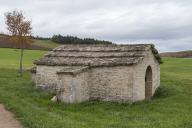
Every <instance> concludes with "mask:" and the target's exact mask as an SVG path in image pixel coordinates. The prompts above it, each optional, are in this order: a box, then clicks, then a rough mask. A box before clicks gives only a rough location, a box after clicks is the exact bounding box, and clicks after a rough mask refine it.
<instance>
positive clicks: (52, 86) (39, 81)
mask: <svg viewBox="0 0 192 128" xmlns="http://www.w3.org/2000/svg"><path fill="white" fill-rule="evenodd" d="M62 68H63V67H60V66H53V67H52V66H37V70H36V78H35V82H34V83H36V87H37V88H40V89H43V90H51V91H56V90H57V85H58V84H57V83H58V76H57V74H56V72H57V71H59V70H61V69H62Z"/></svg>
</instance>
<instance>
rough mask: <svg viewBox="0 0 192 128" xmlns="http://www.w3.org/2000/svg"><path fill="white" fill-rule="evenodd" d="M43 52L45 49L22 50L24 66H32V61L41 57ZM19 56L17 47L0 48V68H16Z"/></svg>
mask: <svg viewBox="0 0 192 128" xmlns="http://www.w3.org/2000/svg"><path fill="white" fill-rule="evenodd" d="M45 53H46V51H39V50H24V57H23V59H24V60H23V61H24V62H23V66H24V68H30V67H32V65H33V61H34V60H36V59H38V58H40V57H42V56H43V55H44V54H45ZM19 58H20V50H19V49H9V48H0V68H15V69H16V68H18V67H19Z"/></svg>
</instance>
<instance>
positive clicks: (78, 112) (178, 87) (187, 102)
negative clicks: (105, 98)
mask: <svg viewBox="0 0 192 128" xmlns="http://www.w3.org/2000/svg"><path fill="white" fill-rule="evenodd" d="M25 52H26V53H25V55H24V67H25V69H29V68H31V67H32V66H33V64H32V62H33V60H34V59H37V58H40V57H41V56H42V55H43V54H44V53H45V51H38V50H25ZM17 56H19V51H17V50H16V49H4V48H0V58H1V59H0V103H2V104H4V105H5V107H6V108H7V109H8V110H10V111H11V112H13V113H14V114H15V116H16V118H17V119H18V120H20V121H21V122H22V124H23V125H24V127H25V128H92V127H94V128H129V127H130V128H191V127H192V120H191V119H192V111H191V108H192V85H191V83H192V77H191V76H192V59H181V58H163V61H164V64H162V65H161V86H160V88H159V90H158V91H157V93H156V94H155V96H154V98H153V99H152V100H151V101H142V102H137V103H133V104H128V103H112V102H98V101H92V102H84V103H80V104H62V103H55V102H51V101H50V99H51V98H52V96H53V95H54V94H51V93H47V92H42V91H40V90H37V89H35V88H34V86H33V85H32V83H31V80H30V79H31V75H30V72H29V71H27V70H25V71H24V74H23V77H22V78H21V77H19V75H18V72H17V71H18V70H17V68H18V65H17V64H16V63H17V62H18V61H17V60H18V59H17Z"/></svg>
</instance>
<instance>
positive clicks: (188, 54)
mask: <svg viewBox="0 0 192 128" xmlns="http://www.w3.org/2000/svg"><path fill="white" fill-rule="evenodd" d="M161 56H162V57H177V58H192V50H189V51H181V52H165V53H161Z"/></svg>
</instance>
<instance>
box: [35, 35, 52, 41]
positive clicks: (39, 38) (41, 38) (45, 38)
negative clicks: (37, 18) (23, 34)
mask: <svg viewBox="0 0 192 128" xmlns="http://www.w3.org/2000/svg"><path fill="white" fill-rule="evenodd" d="M32 38H33V39H37V40H51V38H49V37H40V36H32Z"/></svg>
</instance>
